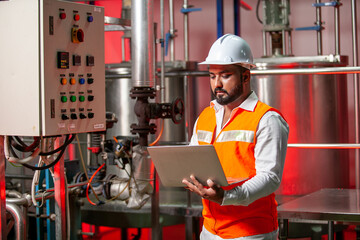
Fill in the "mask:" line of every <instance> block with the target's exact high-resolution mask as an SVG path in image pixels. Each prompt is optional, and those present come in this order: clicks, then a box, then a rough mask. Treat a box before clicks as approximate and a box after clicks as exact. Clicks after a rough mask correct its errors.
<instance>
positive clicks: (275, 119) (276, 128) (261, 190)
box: [190, 92, 289, 206]
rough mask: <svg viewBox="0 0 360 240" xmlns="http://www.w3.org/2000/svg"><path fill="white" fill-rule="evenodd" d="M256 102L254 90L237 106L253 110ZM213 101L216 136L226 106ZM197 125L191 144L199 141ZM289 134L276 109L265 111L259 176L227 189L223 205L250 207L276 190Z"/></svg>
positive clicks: (258, 147)
mask: <svg viewBox="0 0 360 240" xmlns="http://www.w3.org/2000/svg"><path fill="white" fill-rule="evenodd" d="M257 102H258V97H257V96H256V94H255V93H254V92H252V93H251V94H250V95H249V97H248V98H247V99H246V100H245V101H244V102H242V103H241V104H240V105H239V106H238V107H237V108H242V109H245V110H247V111H254V109H255V106H256V104H257ZM212 103H213V106H214V109H215V115H216V136H218V134H219V133H220V131H221V130H222V128H221V126H223V124H222V120H223V116H224V107H223V106H222V105H220V104H218V103H217V102H216V101H215V100H214V101H212ZM233 111H234V110H233ZM196 124H197V121H196V123H195V126H194V130H193V135H192V137H191V141H190V145H198V144H199V143H198V139H197V135H196ZM225 125H226V124H224V126H225ZM288 134H289V126H288V124H287V123H286V121H285V120H284V119H283V118H282V117H281V116H280V115H279V114H278V113H277V112H275V111H269V112H267V113H265V114H264V116H263V117H262V118H261V120H260V122H259V125H258V129H257V131H256V137H257V142H256V145H255V149H254V155H255V169H256V175H255V176H254V177H252V178H251V179H249V180H248V181H246V182H245V183H244V184H242V185H241V186H238V187H235V188H233V189H231V190H228V191H225V192H224V198H223V202H222V205H243V206H247V205H249V204H250V203H252V202H254V201H255V200H257V199H259V198H262V197H265V196H267V195H269V194H271V193H273V192H274V191H275V190H276V189H277V188H278V187H279V185H280V182H281V177H282V173H283V169H284V162H285V155H286V149H287V139H288Z"/></svg>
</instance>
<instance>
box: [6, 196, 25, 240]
mask: <svg viewBox="0 0 360 240" xmlns="http://www.w3.org/2000/svg"><path fill="white" fill-rule="evenodd" d="M6 211H8V212H9V213H10V214H11V215H12V216H13V218H14V220H15V233H16V239H17V240H22V239H27V238H26V221H25V216H24V213H23V211H22V210H21V208H20V207H18V206H17V205H16V204H13V203H6Z"/></svg>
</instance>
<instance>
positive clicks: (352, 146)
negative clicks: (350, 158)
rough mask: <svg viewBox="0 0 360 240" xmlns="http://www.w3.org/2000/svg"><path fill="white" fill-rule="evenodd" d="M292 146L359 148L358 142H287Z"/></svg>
mask: <svg viewBox="0 0 360 240" xmlns="http://www.w3.org/2000/svg"><path fill="white" fill-rule="evenodd" d="M288 147H293V148H318V149H359V148H360V144H355V143H289V144H288Z"/></svg>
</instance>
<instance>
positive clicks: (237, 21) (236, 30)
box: [234, 0, 241, 36]
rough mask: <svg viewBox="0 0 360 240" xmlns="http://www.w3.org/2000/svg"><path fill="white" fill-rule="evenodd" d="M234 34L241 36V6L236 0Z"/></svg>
mask: <svg viewBox="0 0 360 240" xmlns="http://www.w3.org/2000/svg"><path fill="white" fill-rule="evenodd" d="M234 34H235V35H237V36H240V34H241V33H240V4H239V0H234Z"/></svg>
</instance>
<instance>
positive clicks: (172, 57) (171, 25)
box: [169, 0, 175, 62]
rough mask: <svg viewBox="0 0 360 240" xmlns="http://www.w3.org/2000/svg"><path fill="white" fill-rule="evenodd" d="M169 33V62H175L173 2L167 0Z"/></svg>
mask: <svg viewBox="0 0 360 240" xmlns="http://www.w3.org/2000/svg"><path fill="white" fill-rule="evenodd" d="M169 32H170V35H171V36H170V39H169V45H170V61H172V62H173V61H175V43H174V36H175V29H174V2H173V0H169Z"/></svg>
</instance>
